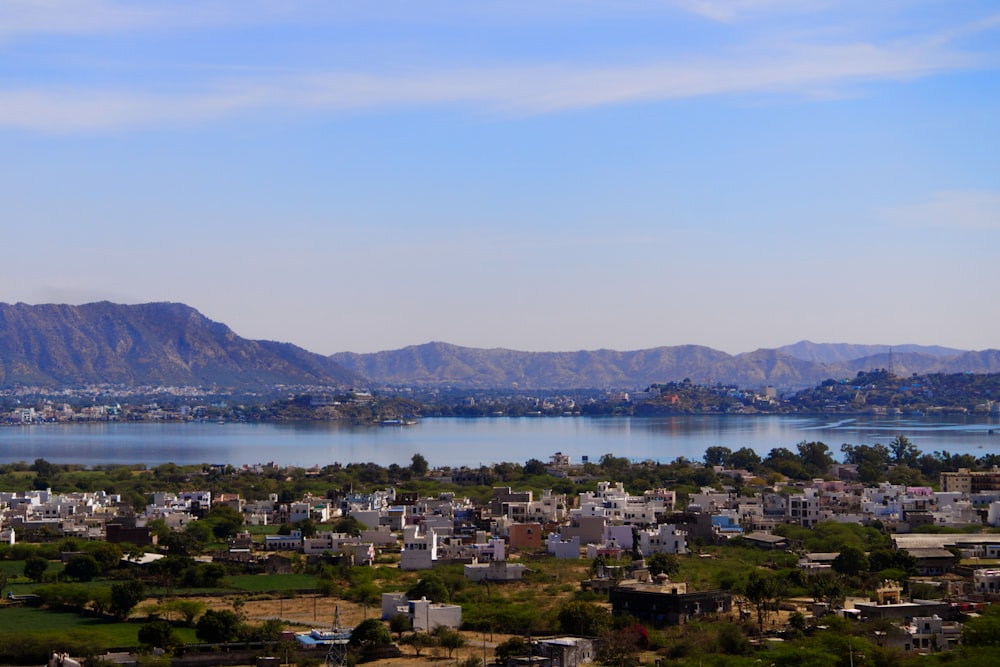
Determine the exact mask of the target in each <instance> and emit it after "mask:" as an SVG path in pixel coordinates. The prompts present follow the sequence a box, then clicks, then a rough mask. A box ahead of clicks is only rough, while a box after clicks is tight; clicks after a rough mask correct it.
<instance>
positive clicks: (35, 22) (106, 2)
mask: <svg viewBox="0 0 1000 667" xmlns="http://www.w3.org/2000/svg"><path fill="white" fill-rule="evenodd" d="M300 4H301V3H300V2H291V1H290V2H287V3H282V2H269V1H268V0H198V1H197V2H190V1H182V0H177V1H172V2H161V1H159V0H144V1H143V2H123V1H122V0H72V2H65V1H64V0H4V2H2V3H0V43H3V42H4V41H8V40H10V39H13V38H18V37H30V36H32V35H44V34H54V35H87V34H101V33H120V32H134V31H141V30H165V29H166V30H169V29H177V28H182V29H190V28H193V27H198V26H218V25H241V24H246V23H262V22H266V21H269V20H275V19H277V18H281V17H287V16H295V15H300V16H301V15H302V12H301V8H300V7H299V5H300Z"/></svg>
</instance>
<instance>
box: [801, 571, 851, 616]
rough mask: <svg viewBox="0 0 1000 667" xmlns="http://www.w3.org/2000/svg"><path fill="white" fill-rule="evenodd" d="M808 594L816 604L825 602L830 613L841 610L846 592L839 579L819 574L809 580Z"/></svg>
mask: <svg viewBox="0 0 1000 667" xmlns="http://www.w3.org/2000/svg"><path fill="white" fill-rule="evenodd" d="M809 592H810V594H812V596H813V598H815V599H816V601H817V602H825V603H827V604H828V605H829V609H830V610H831V611H833V610H835V609H843V607H844V596H845V594H846V591H845V589H844V584H843V582H842V581H841V580H840V578H839V577H837V576H834V575H830V574H820V575H817V576H815V577H813V578H812V579H811V580H810V586H809Z"/></svg>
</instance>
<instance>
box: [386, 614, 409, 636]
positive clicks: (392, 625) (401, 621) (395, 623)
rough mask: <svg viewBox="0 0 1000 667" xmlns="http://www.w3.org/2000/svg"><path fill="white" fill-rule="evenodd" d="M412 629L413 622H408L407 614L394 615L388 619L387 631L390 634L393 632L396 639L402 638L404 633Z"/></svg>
mask: <svg viewBox="0 0 1000 667" xmlns="http://www.w3.org/2000/svg"><path fill="white" fill-rule="evenodd" d="M412 629H413V622H412V621H410V617H409V615H407V614H394V615H393V616H392V617H391V618H390V619H389V630H390V632H395V633H396V637H397V638H400V637H402V636H403V633H404V632H407V631H409V630H412Z"/></svg>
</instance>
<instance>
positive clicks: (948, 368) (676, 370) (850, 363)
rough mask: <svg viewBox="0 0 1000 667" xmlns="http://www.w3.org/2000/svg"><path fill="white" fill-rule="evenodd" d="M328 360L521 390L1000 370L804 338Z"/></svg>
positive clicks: (964, 355)
mask: <svg viewBox="0 0 1000 667" xmlns="http://www.w3.org/2000/svg"><path fill="white" fill-rule="evenodd" d="M852 354H853V355H859V356H854V357H852V356H851V355H852ZM331 358H332V359H333V360H334V361H336V362H337V363H339V364H341V365H343V366H344V367H346V368H348V369H350V370H352V371H354V372H355V373H357V374H358V375H361V376H364V377H367V378H369V379H370V380H371V381H373V382H375V383H378V384H389V385H416V386H431V385H436V386H446V385H447V386H467V387H478V388H485V387H493V388H513V387H515V386H516V387H518V388H520V389H569V388H583V387H620V388H636V387H645V386H648V385H649V384H652V383H654V382H671V381H680V380H683V379H684V378H688V379H690V380H691V381H692V382H696V383H701V384H714V383H724V384H735V385H738V386H740V387H744V388H753V387H758V386H762V385H774V386H777V387H781V388H785V389H800V388H806V387H812V386H814V385H816V384H817V383H819V382H822V381H823V380H826V379H828V378H837V379H839V378H847V377H853V376H855V375H857V373H858V372H861V371H868V370H871V369H873V368H888V367H889V366H892V368H893V370H894V371H895V373H896V374H898V375H911V374H914V373H917V374H923V373H960V372H975V373H997V372H1000V352H998V351H997V350H987V351H984V352H965V351H961V350H950V349H948V348H942V347H922V346H916V345H904V346H898V347H893V348H892V351H891V353H890V348H889V346H888V345H839V344H830V345H824V344H816V343H809V342H805V341H804V342H802V343H796V344H795V345H792V346H788V347H784V348H778V349H773V350H756V351H754V352H747V353H744V354H738V355H730V354H727V353H725V352H720V351H718V350H713V349H711V348H708V347H702V346H697V345H684V346H677V347H657V348H652V349H646V350H636V351H632V352H617V351H614V350H594V351H578V352H518V351H515V350H506V349H480V348H469V347H460V346H457V345H449V344H447V343H427V344H425V345H414V346H410V347H406V348H403V349H400V350H391V351H384V352H375V353H371V354H355V353H350V352H343V353H338V354H334V355H332V356H331Z"/></svg>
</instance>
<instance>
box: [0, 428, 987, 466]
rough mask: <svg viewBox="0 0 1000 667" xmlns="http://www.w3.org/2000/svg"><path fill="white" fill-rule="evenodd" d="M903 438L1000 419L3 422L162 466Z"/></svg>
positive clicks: (641, 452) (75, 450) (951, 432)
mask: <svg viewBox="0 0 1000 667" xmlns="http://www.w3.org/2000/svg"><path fill="white" fill-rule="evenodd" d="M900 434H902V435H905V436H907V437H908V438H910V440H912V441H913V443H914V444H915V445H916V446H917V447H919V448H920V449H921V450H922V451H924V452H932V451H943V450H947V451H950V452H957V453H971V454H974V455H975V456H982V455H983V454H984V453H987V452H991V451H992V452H996V451H998V449H1000V420H998V419H997V418H996V417H987V416H976V417H947V418H945V417H939V418H928V417H906V418H901V417H900V418H887V417H881V418H879V417H873V416H859V417H844V418H838V419H828V418H822V417H796V416H776V415H774V416H772V415H684V416H675V417H649V418H646V417H643V418H637V417H632V418H629V417H551V418H548V417H544V418H543V417H535V418H531V417H527V418H516V419H510V418H490V419H424V420H422V421H420V422H419V423H417V424H415V425H412V426H355V425H350V424H341V423H337V422H321V423H316V422H302V423H293V424H287V423H286V424H237V423H227V424H215V423H202V422H192V423H121V424H116V423H103V424H66V425H62V424H37V425H32V426H16V427H3V428H0V462H5V463H9V462H14V461H27V462H31V461H34V460H35V459H37V458H43V459H46V460H48V461H51V462H53V463H80V464H84V465H96V464H108V463H114V464H134V463H145V464H146V465H148V466H151V467H152V466H155V465H158V464H160V463H168V462H172V463H177V464H180V465H186V464H196V463H221V464H227V463H228V464H232V465H235V466H239V465H242V464H253V463H267V462H269V461H273V462H275V463H277V464H279V465H283V466H287V465H295V466H312V465H321V466H322V465H328V464H331V463H334V462H339V463H344V464H346V463H358V462H369V461H370V462H373V463H377V464H379V465H383V466H387V465H389V464H392V463H398V464H399V465H409V463H410V459H411V457H412V456H413V455H414V454H415V453H420V454H422V455H423V456H424V457H425V458H426V459H427V460H428V462H429V463H430V464H431V465H432V466H446V465H448V466H461V465H466V466H470V467H478V466H480V465H489V464H492V463H498V462H501V461H511V462H515V463H524V462H525V461H527V460H528V459H532V458H536V459H540V460H542V461H548V459H549V456H550V455H552V454H554V453H556V452H562V453H563V454H567V455H569V456H570V457H571V460H572V461H573V462H574V463H579V462H580V461H581V459H582V457H584V456H588V457H590V460H591V461H594V462H596V461H597V460H598V459H600V457H601V456H602V455H604V454H607V453H611V454H614V455H615V456H622V457H627V458H629V459H632V460H646V459H652V460H655V461H661V462H668V461H672V460H674V459H676V458H677V457H679V456H684V457H686V458H688V459H692V460H701V458H702V455H703V454H704V452H705V449H706V448H707V447H710V446H713V445H721V446H725V447H729V448H730V449H733V450H736V449H740V448H741V447H750V448H751V449H753V450H754V451H756V452H757V453H758V454H760V455H761V456H765V455H766V454H767V453H768V452H769V451H770V450H771V449H773V448H775V447H786V448H788V449H790V450H792V451H795V445H796V444H797V443H799V442H802V441H814V440H819V441H822V442H825V443H826V444H827V445H828V446H829V447H830V449H831V450H832V451H833V452H834V455H835V456H838V457H839V455H840V445H841V444H842V443H845V442H846V443H850V444H875V443H883V444H887V443H888V442H889V441H890V440H892V439H893V438H894V437H895V436H896V435H900Z"/></svg>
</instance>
